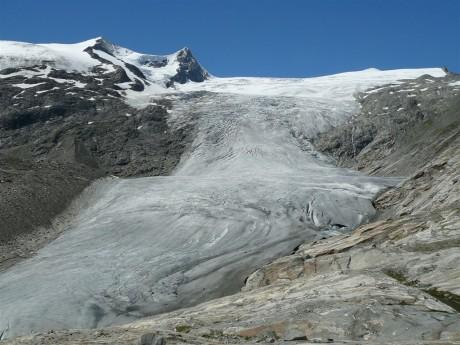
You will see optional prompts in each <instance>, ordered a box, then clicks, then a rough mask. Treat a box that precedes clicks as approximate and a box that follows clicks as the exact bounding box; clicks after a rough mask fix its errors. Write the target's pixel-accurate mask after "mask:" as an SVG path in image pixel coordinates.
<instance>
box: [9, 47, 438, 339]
mask: <svg viewBox="0 0 460 345" xmlns="http://www.w3.org/2000/svg"><path fill="white" fill-rule="evenodd" d="M93 43H94V42H92V41H91V44H93ZM87 44H88V43H85V44H82V45H78V46H77V48H78V49H80V50H81V48H83V47H86V45H87ZM0 46H1V45H0ZM53 47H54V46H53ZM21 49H23V48H21ZM21 49H19V50H21ZM24 49H25V48H24ZM59 49H60V50H59V51H62V47H61V46H59ZM72 49H73V50H72V51H74V50H75V46H72ZM55 51H56V50H55ZM114 52H118V55H117V56H116V59H119V60H122V59H123V57H124V56H130V57H131V58H130V63H132V64H135V63H136V61H143V60H142V59H134V58H133V56H135V55H133V54H132V53H130V52H127V51H123V50H120V49H115V50H114ZM40 54H42V50H40ZM43 54H44V53H43ZM77 55H78V54H77ZM21 56H22V55H21ZM63 56H65V57H68V59H70V60H72V58H71V57H69V56H73V55H72V54H71V53H65V54H63ZM101 56H102V54H101ZM13 60H14V59H9V61H13ZM14 61H17V60H14ZM59 61H64V60H59ZM72 61H73V60H72ZM75 61H76V62H72V63H67V62H65V63H64V62H63V63H62V66H64V67H65V66H70V67H69V68H72V69H73V68H74V67H75V66H80V65H79V64H82V65H84V67H87V66H92V63H93V62H91V61H90V62H88V60H86V57H85V59H83V58H78V59H76V60H75ZM82 61H83V62H82ZM139 63H140V62H139ZM139 67H142V68H144V70H145V68H146V67H145V66H141V65H139ZM152 68H153V67H152ZM162 68H165V67H164V66H163V67H162ZM167 71H168V73H170V71H171V69H168V70H167ZM173 72H174V71H173ZM423 74H430V75H433V76H440V75H443V74H444V72H443V71H442V70H441V69H418V70H395V71H378V70H375V69H371V70H365V71H359V72H351V73H343V74H339V75H334V76H325V77H317V78H303V79H280V78H217V77H212V76H211V77H210V78H209V79H208V80H206V81H204V82H202V83H194V82H188V83H185V84H181V85H176V86H174V87H173V88H165V87H163V86H164V85H159V83H158V82H157V80H156V79H155V80H153V79H150V80H149V81H150V82H151V83H152V85H150V86H147V87H146V88H145V90H143V91H142V92H136V91H133V90H129V91H126V92H125V93H124V97H125V98H126V102H128V103H129V104H131V105H133V106H136V107H143V106H146V105H148V104H150V103H152V102H155V99H158V98H166V99H169V100H170V101H171V102H172V110H171V111H170V113H169V119H168V121H169V125H170V126H171V127H173V128H174V127H180V126H183V125H184V124H188V123H191V122H193V123H194V128H196V133H195V134H194V141H193V142H192V144H191V145H190V147H189V148H188V149H187V151H186V152H185V153H184V154H183V156H182V158H181V161H180V163H179V165H178V166H177V167H176V169H175V171H174V172H173V174H171V175H170V176H158V177H143V178H131V179H119V178H112V179H105V180H103V181H99V182H97V183H96V185H95V186H94V188H93V189H94V190H93V191H92V192H91V193H90V195H89V194H88V197H87V199H86V200H84V204H85V206H84V207H82V208H81V211H80V212H79V213H78V214H77V215H76V216H75V217H74V218H73V219H72V220H71V222H70V223H69V224H68V225H67V228H66V230H65V232H64V233H63V234H62V235H61V236H60V237H59V238H58V239H56V240H54V241H53V242H51V243H50V244H48V245H47V246H45V247H44V248H42V249H41V250H40V251H39V252H38V253H37V254H36V255H35V256H34V257H32V258H29V259H26V260H24V261H22V262H20V263H18V264H17V265H15V266H13V267H11V268H10V269H8V270H7V271H4V272H1V273H0V311H1V313H0V329H2V330H5V334H4V336H5V337H12V336H16V335H23V334H28V333H31V332H37V331H44V330H47V329H60V328H92V327H103V326H108V325H113V324H120V323H124V322H129V321H132V320H135V319H138V318H140V317H145V316H149V315H154V314H158V313H161V312H165V311H169V310H173V309H177V308H182V307H187V306H192V305H195V304H197V303H200V302H203V301H206V300H209V299H212V298H216V297H220V296H223V295H228V294H232V293H235V292H237V291H239V289H240V288H241V286H242V285H243V283H244V279H245V278H246V277H247V276H248V275H249V274H250V273H252V272H253V271H255V270H256V269H257V268H259V267H261V266H262V265H264V264H266V263H268V262H270V261H271V260H272V259H274V258H277V257H280V256H282V255H287V254H289V253H290V252H292V250H293V249H294V248H295V247H296V246H297V245H299V244H300V243H303V242H305V241H308V240H310V241H314V240H317V239H319V238H323V237H327V236H330V235H332V234H336V233H337V232H346V231H350V230H351V229H353V228H355V227H356V226H358V225H359V224H362V223H365V222H367V221H369V220H370V219H371V218H372V217H373V216H374V213H375V211H374V208H373V206H372V198H373V197H374V196H375V195H376V193H378V192H379V191H380V190H382V189H383V188H386V187H389V186H393V185H395V184H397V183H398V182H399V181H400V179H399V178H397V177H395V178H377V177H370V176H365V175H363V174H360V173H359V172H355V171H351V170H348V169H343V168H337V167H335V166H334V164H333V162H332V161H331V160H330V159H329V158H328V157H325V156H323V155H322V154H320V153H319V152H317V151H316V150H315V148H314V147H313V146H312V145H311V138H313V137H314V136H315V135H316V134H318V133H319V132H321V131H323V130H325V129H327V128H330V127H331V126H339V125H340V124H341V123H344V122H345V121H347V119H349V118H350V116H352V115H353V113H354V112H356V111H357V109H358V103H357V102H356V101H355V100H354V94H356V93H357V92H359V91H364V90H366V89H368V88H371V87H376V86H381V85H384V84H387V83H397V82H398V81H399V80H401V79H410V78H416V77H419V76H420V75H423ZM148 75H149V76H154V77H151V78H159V77H158V75H160V77H161V78H164V75H165V74H161V73H160V74H159V73H157V72H152V73H150V74H148ZM162 80H163V79H162ZM159 90H161V91H159Z"/></svg>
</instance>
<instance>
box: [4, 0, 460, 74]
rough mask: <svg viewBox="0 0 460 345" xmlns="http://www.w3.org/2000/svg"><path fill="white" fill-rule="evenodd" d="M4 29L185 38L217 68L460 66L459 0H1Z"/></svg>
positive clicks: (168, 48) (140, 44)
mask: <svg viewBox="0 0 460 345" xmlns="http://www.w3.org/2000/svg"><path fill="white" fill-rule="evenodd" d="M0 10H1V13H2V15H1V20H0V39H7V40H18V41H27V42H43V43H45V42H78V41H83V40H86V39H89V38H92V37H96V36H104V37H106V38H107V39H109V40H110V41H112V42H114V43H117V44H120V45H122V46H125V47H128V48H131V49H133V50H137V51H140V52H146V53H156V54H163V53H171V52H173V51H176V50H178V49H180V48H182V47H184V46H187V47H189V48H191V49H192V51H193V53H194V55H195V56H197V58H198V59H199V61H200V62H201V63H202V64H203V65H204V67H206V68H207V69H208V70H209V71H210V72H211V73H212V74H214V75H218V76H243V75H244V76H280V77H306V76H315V75H323V74H331V73H336V72H343V71H350V70H359V69H364V68H369V67H376V68H380V69H392V68H410V67H414V68H415V67H434V66H447V67H448V68H449V69H450V70H452V71H456V72H460V0H432V1H428V0H407V1H404V0H348V1H347V0H317V1H313V0H312V1H308V0H278V1H275V0H131V1H126V0H123V1H120V0H78V1H76V0H75V1H70V0H69V1H67V0H42V1H37V0H2V1H1V3H0Z"/></svg>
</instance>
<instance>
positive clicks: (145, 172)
mask: <svg viewBox="0 0 460 345" xmlns="http://www.w3.org/2000/svg"><path fill="white" fill-rule="evenodd" d="M117 67H118V66H117ZM33 69H34V70H36V71H41V70H44V69H45V66H37V67H34V68H33ZM29 70H32V69H29ZM18 71H20V69H11V70H3V71H1V72H0V73H2V75H3V76H7V75H8V74H11V73H14V72H18ZM126 78H127V76H126V73H125V72H124V70H123V69H121V68H118V69H116V70H115V71H114V72H112V73H106V74H104V79H102V80H101V78H99V79H97V78H93V77H90V76H84V75H80V74H78V73H69V72H66V71H63V70H51V71H50V72H49V73H48V75H47V76H44V75H42V76H34V77H32V78H26V77H24V76H21V75H14V76H12V77H11V78H8V77H4V78H1V79H0V104H1V108H0V166H1V169H0V180H1V181H2V183H0V197H1V207H0V209H1V215H0V218H1V219H2V224H0V235H1V236H0V237H1V240H0V242H4V241H9V240H12V239H14V237H15V236H16V235H18V234H20V233H27V232H30V231H32V230H34V229H35V228H36V227H38V226H45V227H46V226H49V225H50V221H51V219H52V218H53V217H54V216H56V215H57V214H58V213H60V212H62V211H63V210H64V209H65V208H66V206H68V204H69V203H70V201H71V200H72V199H73V197H75V196H76V195H77V194H79V193H80V192H81V191H82V190H83V188H85V187H86V186H87V185H88V184H89V183H90V182H91V181H92V180H94V179H95V178H97V177H101V176H106V175H116V176H121V177H129V176H153V175H166V174H169V173H170V172H171V171H172V169H173V168H174V167H175V165H176V164H177V163H178V161H179V159H180V156H181V154H182V152H183V151H184V149H185V148H186V146H187V145H188V143H189V142H190V141H191V139H192V136H193V128H191V125H190V126H189V127H187V126H185V127H182V128H181V129H180V130H172V129H171V128H170V127H169V126H168V124H167V122H166V119H167V111H168V110H169V109H170V108H171V104H170V103H169V102H168V101H162V100H157V101H156V103H155V104H152V105H150V106H148V107H146V108H143V109H142V110H138V109H135V108H132V107H130V106H128V105H127V104H126V103H124V102H123V101H122V99H121V95H120V91H119V90H117V85H116V84H117V83H120V82H123V81H125V80H126ZM128 80H129V79H128ZM29 84H30V87H26V88H24V86H23V87H20V86H15V85H27V86H29ZM135 85H137V87H139V89H141V88H143V87H144V86H143V83H141V82H136V84H135ZM13 157H14V158H13ZM0 261H1V260H0Z"/></svg>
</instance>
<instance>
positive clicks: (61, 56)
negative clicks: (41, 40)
mask: <svg viewBox="0 0 460 345" xmlns="http://www.w3.org/2000/svg"><path fill="white" fill-rule="evenodd" d="M7 68H8V69H9V70H7V71H5V69H7ZM2 70H3V72H1V71H2ZM52 70H63V71H66V72H68V73H75V72H76V73H78V74H80V75H83V76H85V77H90V78H92V79H94V81H97V84H98V85H99V86H100V87H102V88H105V89H110V90H109V91H110V92H112V94H115V95H117V96H121V97H123V98H124V99H125V100H126V101H128V102H129V103H130V104H131V105H134V106H137V107H143V106H146V105H148V104H150V99H151V97H152V96H155V95H159V94H164V93H171V92H191V91H209V92H217V93H233V94H246V95H263V96H283V97H301V98H314V99H334V100H353V97H354V95H355V94H356V93H357V92H360V91H364V90H366V89H368V88H372V87H377V86H382V85H385V84H391V83H399V82H400V81H401V80H407V79H415V78H418V77H420V76H422V75H425V74H427V75H430V76H432V77H442V76H445V74H446V72H445V71H444V70H443V69H441V68H426V69H398V70H388V71H381V70H378V69H375V68H369V69H365V70H362V71H355V72H345V73H339V74H334V75H328V76H321V77H314V78H251V77H234V78H219V77H213V76H211V75H210V74H209V73H208V72H207V71H206V70H205V69H204V68H203V67H202V66H201V65H200V63H199V62H198V61H197V60H196V58H195V57H194V56H193V54H192V52H191V51H190V49H188V48H183V49H181V50H179V51H177V52H175V53H173V54H169V55H153V54H143V53H138V52H135V51H133V50H130V49H127V48H124V47H121V46H118V45H116V44H113V43H111V42H110V41H108V40H106V39H104V38H102V37H96V38H93V39H90V40H87V41H84V42H80V43H75V44H56V43H52V44H32V43H24V42H13V41H0V78H9V77H11V76H13V75H19V76H23V77H24V78H26V79H27V78H28V79H29V83H30V84H31V85H33V84H37V85H40V84H38V83H40V82H44V81H46V80H45V79H46V78H48V79H49V77H51V75H50V74H49V73H50V72H52ZM52 73H54V72H52ZM30 78H32V79H30ZM37 78H39V79H37ZM40 78H41V79H40ZM26 79H24V80H19V81H15V82H14V84H15V85H21V84H23V83H27V80H26ZM77 79H78V78H77ZM53 80H55V81H59V80H57V79H56V78H54V79H53ZM86 82H87V81H85V83H86ZM74 84H75V85H77V84H78V81H77V80H75V82H74ZM90 84H91V83H90ZM78 85H81V84H78Z"/></svg>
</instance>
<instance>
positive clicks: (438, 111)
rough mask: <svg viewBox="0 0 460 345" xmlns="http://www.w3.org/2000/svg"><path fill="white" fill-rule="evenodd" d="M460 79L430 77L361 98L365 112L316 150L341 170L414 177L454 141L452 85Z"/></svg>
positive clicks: (456, 103) (456, 99)
mask: <svg viewBox="0 0 460 345" xmlns="http://www.w3.org/2000/svg"><path fill="white" fill-rule="evenodd" d="M458 80H460V75H456V74H452V73H451V74H448V75H447V76H446V77H443V78H433V77H431V76H428V75H425V76H421V77H419V78H418V79H415V80H411V81H407V82H405V83H402V84H398V85H386V86H384V87H379V88H376V89H374V90H369V91H367V92H366V93H362V94H360V95H359V96H358V101H359V103H360V105H361V110H360V112H359V113H358V114H357V115H356V116H354V117H353V118H352V119H350V121H349V122H347V123H345V124H342V125H341V126H339V127H337V128H334V129H332V130H331V131H328V132H326V133H323V134H321V135H320V136H319V137H318V138H316V139H315V142H314V144H315V146H316V147H317V148H318V149H319V150H321V151H323V152H325V153H327V154H329V155H331V156H333V157H334V158H335V159H336V160H337V162H338V164H339V165H341V166H347V167H353V168H356V169H359V170H363V171H365V172H367V173H371V174H384V175H395V174H398V175H399V176H401V175H407V174H411V173H413V172H414V171H415V170H416V169H417V168H418V167H420V165H421V164H423V163H424V162H425V161H426V159H425V158H428V157H432V156H433V155H434V154H435V153H436V150H439V149H441V148H442V145H444V146H445V145H447V144H448V143H446V142H444V141H439V140H438V141H436V140H433V138H439V137H443V138H453V137H452V134H453V131H455V128H458V125H459V121H460V117H459V115H458V114H459V112H460V94H459V91H458V89H457V88H455V87H452V86H450V85H449V84H450V83H453V82H455V81H458Z"/></svg>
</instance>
